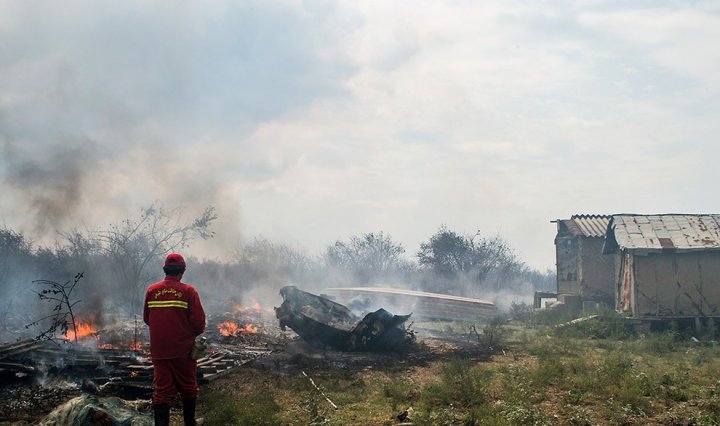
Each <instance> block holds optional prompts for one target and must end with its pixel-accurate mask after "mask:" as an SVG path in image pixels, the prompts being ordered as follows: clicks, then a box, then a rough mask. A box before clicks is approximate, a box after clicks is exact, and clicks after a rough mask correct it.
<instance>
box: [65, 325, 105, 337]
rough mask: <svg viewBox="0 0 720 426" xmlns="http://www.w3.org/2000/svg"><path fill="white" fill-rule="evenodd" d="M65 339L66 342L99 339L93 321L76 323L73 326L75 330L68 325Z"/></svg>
mask: <svg viewBox="0 0 720 426" xmlns="http://www.w3.org/2000/svg"><path fill="white" fill-rule="evenodd" d="M65 337H67V338H68V340H78V339H82V338H84V337H94V338H95V339H100V336H99V335H98V332H97V328H95V321H94V320H91V321H87V322H84V321H78V322H77V323H76V324H75V328H73V326H72V324H69V325H68V330H67V333H65Z"/></svg>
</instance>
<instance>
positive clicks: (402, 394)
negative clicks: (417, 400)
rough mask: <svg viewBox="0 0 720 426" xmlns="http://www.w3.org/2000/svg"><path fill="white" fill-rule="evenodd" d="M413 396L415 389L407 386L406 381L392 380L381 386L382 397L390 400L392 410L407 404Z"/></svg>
mask: <svg viewBox="0 0 720 426" xmlns="http://www.w3.org/2000/svg"><path fill="white" fill-rule="evenodd" d="M414 394H415V388H414V387H413V386H408V383H407V381H404V380H401V379H393V380H391V381H390V382H388V383H386V384H385V385H384V386H383V395H384V396H385V397H386V398H388V399H389V400H390V403H391V406H392V409H393V410H395V409H397V408H398V407H399V406H401V405H405V404H407V402H408V401H410V400H411V399H412V397H413V396H414Z"/></svg>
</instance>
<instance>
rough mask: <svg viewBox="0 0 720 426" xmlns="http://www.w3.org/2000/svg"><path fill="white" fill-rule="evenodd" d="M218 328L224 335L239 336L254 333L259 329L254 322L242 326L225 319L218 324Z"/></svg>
mask: <svg viewBox="0 0 720 426" xmlns="http://www.w3.org/2000/svg"><path fill="white" fill-rule="evenodd" d="M217 329H218V332H219V333H220V334H222V335H223V336H237V335H238V334H242V333H251V334H254V333H257V331H258V329H257V327H255V326H253V325H252V324H245V325H244V326H242V327H240V326H238V325H237V324H235V323H234V322H232V321H225V322H222V323H220V324H218V326H217Z"/></svg>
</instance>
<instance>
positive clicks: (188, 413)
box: [183, 398, 197, 426]
mask: <svg viewBox="0 0 720 426" xmlns="http://www.w3.org/2000/svg"><path fill="white" fill-rule="evenodd" d="M196 403H197V399H196V398H193V399H184V400H183V420H184V421H185V426H196V425H197V421H196V420H195V404H196Z"/></svg>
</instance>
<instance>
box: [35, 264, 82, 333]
mask: <svg viewBox="0 0 720 426" xmlns="http://www.w3.org/2000/svg"><path fill="white" fill-rule="evenodd" d="M82 277H83V273H82V272H81V273H79V274H77V275H75V278H73V280H72V281H68V282H66V283H64V284H61V283H58V282H55V281H50V280H36V281H33V283H35V284H38V285H40V286H42V287H45V288H43V289H42V290H40V291H38V292H36V294H37V295H38V298H40V300H45V301H48V302H52V303H54V305H53V309H52V313H51V314H50V315H47V316H44V317H42V318H39V319H37V320H35V321H33V322H32V323H30V324H27V325H26V326H25V328H30V327H33V326H36V325H39V324H44V323H45V322H46V321H47V320H50V323H49V325H48V326H47V328H45V329H44V330H42V331H40V333H39V334H38V335H37V336H36V337H35V339H37V340H53V341H54V340H55V338H56V332H57V331H58V330H59V331H60V333H61V334H63V335H65V336H67V334H68V331H70V330H71V329H72V335H73V340H74V341H75V343H77V339H78V331H77V322H76V321H75V312H74V311H73V308H74V307H75V305H77V304H78V303H80V300H73V299H72V293H73V291H74V290H75V287H76V286H77V284H78V282H80V279H81V278H82Z"/></svg>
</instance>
